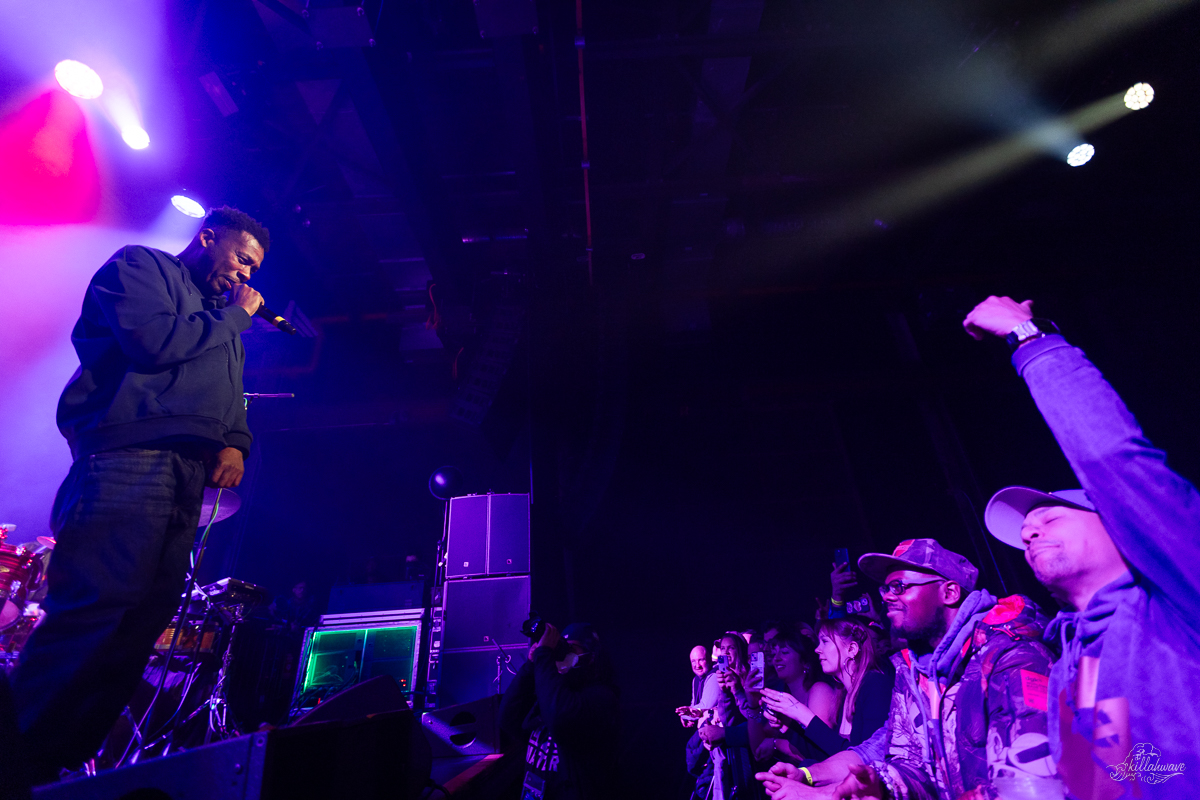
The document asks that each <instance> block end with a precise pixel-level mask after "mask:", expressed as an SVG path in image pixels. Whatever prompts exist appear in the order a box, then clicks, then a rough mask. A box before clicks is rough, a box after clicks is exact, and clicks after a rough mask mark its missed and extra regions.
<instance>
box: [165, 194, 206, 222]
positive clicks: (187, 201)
mask: <svg viewBox="0 0 1200 800" xmlns="http://www.w3.org/2000/svg"><path fill="white" fill-rule="evenodd" d="M171 205H173V206H175V210H176V211H178V212H180V213H181V214H187V215H188V216H189V217H195V218H196V219H203V218H204V206H202V205H200V204H199V203H197V202H196V201H195V200H193V199H192V198H190V197H184V196H183V195H181V194H177V195H175V196H174V197H172V198H171Z"/></svg>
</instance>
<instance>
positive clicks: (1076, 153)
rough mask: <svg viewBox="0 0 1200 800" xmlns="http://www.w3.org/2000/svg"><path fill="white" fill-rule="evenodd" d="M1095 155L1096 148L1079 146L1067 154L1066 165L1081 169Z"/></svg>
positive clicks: (1087, 145) (1084, 145) (1086, 145)
mask: <svg viewBox="0 0 1200 800" xmlns="http://www.w3.org/2000/svg"><path fill="white" fill-rule="evenodd" d="M1094 155H1096V148H1094V147H1092V146H1091V145H1090V144H1081V145H1079V146H1078V147H1076V148H1075V149H1074V150H1072V151H1071V152H1069V153H1067V163H1068V164H1070V165H1071V166H1072V167H1082V166H1083V165H1084V164H1086V163H1087V162H1089V161H1091V160H1092V156H1094Z"/></svg>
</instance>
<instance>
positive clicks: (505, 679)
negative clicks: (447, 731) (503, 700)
mask: <svg viewBox="0 0 1200 800" xmlns="http://www.w3.org/2000/svg"><path fill="white" fill-rule="evenodd" d="M504 652H505V653H506V654H507V655H508V656H510V657H511V659H510V661H509V662H508V666H509V667H511V668H512V671H513V672H516V671H517V670H519V669H520V668H521V665H522V664H524V663H525V661H526V654H527V653H528V652H529V641H528V640H526V641H525V643H524V644H514V645H505V647H504ZM498 657H500V651H499V650H497V649H496V648H495V647H492V648H491V649H485V648H475V649H472V650H448V651H446V652H444V653H442V657H441V663H440V665H439V667H440V674H439V677H438V685H437V700H438V706H439V707H443V706H445V705H447V704H454V703H469V702H471V701H473V700H478V699H479V698H481V697H487V696H488V695H492V694H496V693H497V691H499V693H501V694H503V693H504V690H505V689H507V688H508V687H509V685H510V684H512V679H513V676H512V674H511V673H509V672H508V671H507V670H505V669H504V668H503V667H501V668H500V673H501V674H500V683H499V689H498V690H497V683H496V671H497V670H496V659H497V658H498Z"/></svg>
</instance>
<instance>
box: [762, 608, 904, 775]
mask: <svg viewBox="0 0 1200 800" xmlns="http://www.w3.org/2000/svg"><path fill="white" fill-rule="evenodd" d="M878 652H879V649H878V644H877V639H876V636H875V634H874V632H873V631H872V630H871V627H870V620H868V619H866V618H865V617H859V616H848V617H840V618H838V619H831V620H825V621H824V622H822V623H821V625H820V627H819V628H818V629H817V649H816V655H817V658H818V659H819V660H820V664H821V670H822V671H823V672H824V673H825V674H826V675H828V676H829V677H830V678H832V679H834V680H835V681H837V683H838V685H839V686H840V687H841V690H842V698H843V699H842V702H841V703H840V704H839V705H838V707H837V709H836V712H837V713H836V716H835V717H834V718H832V719H831V718H829V717H825V716H824V715H821V714H818V713H817V712H816V710H815V709H813V708H812V707H811V706H810V705H809V704H806V703H805V702H803V701H801V700H799V699H798V698H796V697H794V696H792V695H790V694H787V693H785V692H778V691H772V690H771V689H764V690H763V693H762V694H763V703H764V704H765V705H766V706H767V708H769V709H770V710H771V712H772V713H773V714H775V715H776V716H780V717H786V718H787V719H788V720H792V721H793V722H795V723H798V724H799V725H800V726H801V727H802V728H803V731H804V737H805V738H806V739H808V740H809V741H811V742H812V743H813V744H814V745H815V746H816V747H817V748H819V749H820V750H821V751H823V752H824V753H825V754H826V755H832V754H833V753H836V752H839V751H841V750H844V749H846V748H847V747H849V746H851V745H857V744H861V743H862V742H864V741H866V740H867V739H869V738H870V737H871V734H873V733H875V731H876V730H878V729H879V728H880V726H882V725H883V724H884V723H885V722H887V715H888V708H889V706H890V705H891V698H892V681H891V680H890V679H889V678H888V676H887V675H886V674H885V673H884V672H882V671H880V668H879V664H878V660H879V659H878Z"/></svg>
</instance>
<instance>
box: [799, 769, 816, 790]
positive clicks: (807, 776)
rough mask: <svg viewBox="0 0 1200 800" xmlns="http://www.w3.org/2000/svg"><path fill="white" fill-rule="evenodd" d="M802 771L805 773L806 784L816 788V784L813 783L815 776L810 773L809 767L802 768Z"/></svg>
mask: <svg viewBox="0 0 1200 800" xmlns="http://www.w3.org/2000/svg"><path fill="white" fill-rule="evenodd" d="M800 771H801V772H803V773H804V782H805V783H807V784H808V785H809V786H816V784H815V783H813V776H812V773H811V772H809V771H808V767H801V768H800Z"/></svg>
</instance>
